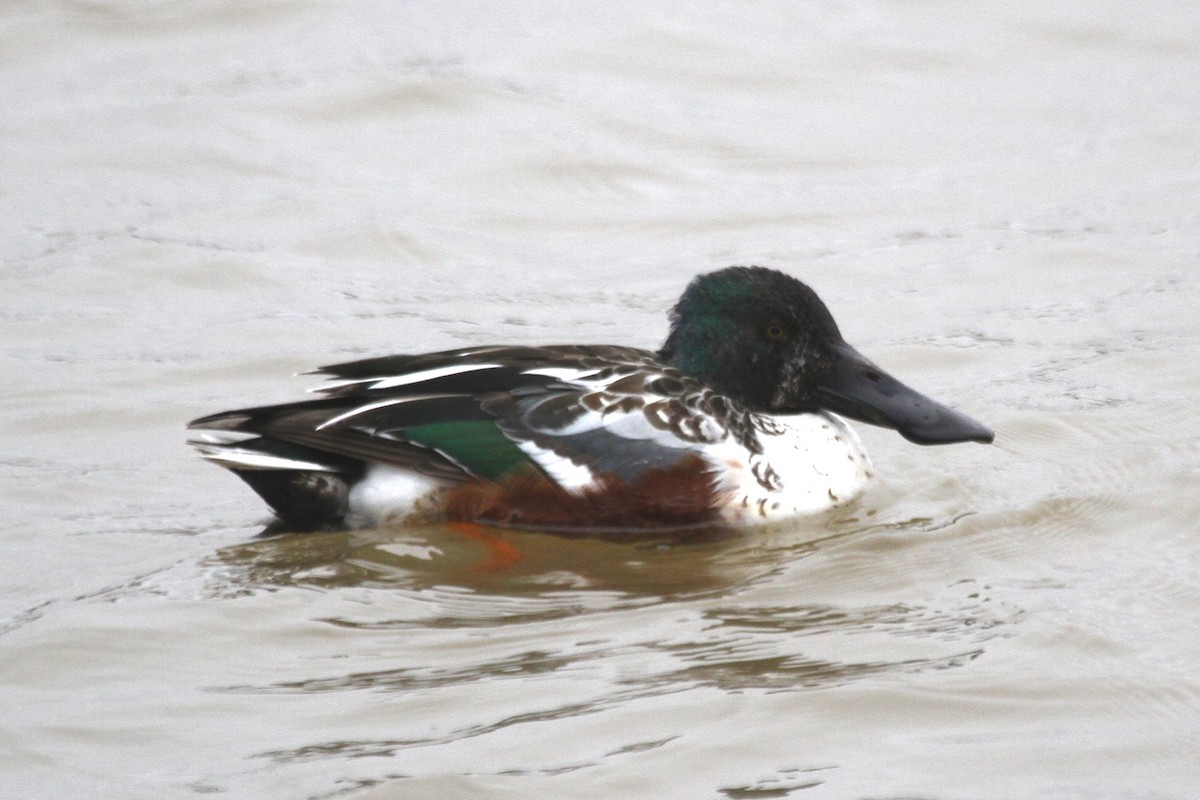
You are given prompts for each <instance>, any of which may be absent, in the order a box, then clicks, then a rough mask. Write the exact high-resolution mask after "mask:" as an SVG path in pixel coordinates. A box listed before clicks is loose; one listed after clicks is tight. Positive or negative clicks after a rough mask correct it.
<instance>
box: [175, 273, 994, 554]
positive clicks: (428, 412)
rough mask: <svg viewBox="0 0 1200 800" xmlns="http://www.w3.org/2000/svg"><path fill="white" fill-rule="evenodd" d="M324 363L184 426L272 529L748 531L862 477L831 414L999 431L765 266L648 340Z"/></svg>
mask: <svg viewBox="0 0 1200 800" xmlns="http://www.w3.org/2000/svg"><path fill="white" fill-rule="evenodd" d="M320 372H321V373H323V374H325V375H326V376H327V377H329V378H330V379H331V380H330V382H329V383H328V384H326V386H325V387H323V388H321V389H319V390H318V391H320V392H321V393H322V394H323V395H324V397H322V398H320V399H315V400H310V401H306V402H299V403H291V404H285V405H279V406H268V407H262V408H252V409H243V410H239V411H230V412H223V413H220V414H214V415H212V416H209V417H204V418H202V419H198V420H196V421H194V422H193V423H192V424H191V427H193V428H198V429H204V430H207V431H211V432H212V433H211V434H209V435H207V436H206V437H204V438H202V439H200V440H198V441H196V442H194V444H195V446H196V447H197V449H198V450H199V451H200V453H201V454H202V455H204V456H205V457H206V458H208V459H209V460H211V461H213V462H215V463H217V464H219V465H221V466H224V467H226V468H228V469H230V470H232V471H233V472H235V473H236V474H237V475H238V476H239V477H241V478H242V479H243V480H245V481H246V482H247V483H248V484H249V485H250V486H251V487H252V488H253V489H254V490H255V491H256V492H258V493H259V494H260V495H261V496H262V497H263V499H264V500H265V501H266V502H267V503H268V505H270V506H271V508H272V509H273V510H274V511H275V513H276V515H277V516H278V518H279V519H278V522H277V523H276V524H275V525H274V526H273V529H274V530H294V531H304V530H326V529H335V528H343V527H374V526H380V525H388V524H394V523H402V522H405V521H412V520H422V521H424V520H430V519H438V518H441V519H445V518H449V519H455V520H463V521H471V522H484V523H490V524H496V525H508V526H518V527H531V528H551V529H562V530H577V529H644V528H680V527H691V526H709V525H720V524H725V525H746V524H756V523H763V522H769V521H772V520H779V519H785V518H788V517H793V516H799V515H804V514H812V513H816V512H820V511H824V510H827V509H829V508H832V507H835V506H837V505H840V504H843V503H845V502H848V501H850V500H852V499H854V498H855V497H857V496H858V495H859V494H861V492H862V491H863V489H864V488H865V487H866V485H867V483H868V481H869V479H870V478H871V476H872V470H871V466H870V462H869V460H868V458H867V456H866V453H865V452H864V451H863V449H862V447H861V445H860V444H859V442H858V438H857V436H855V434H854V432H853V431H852V430H851V429H850V427H849V426H848V425H847V424H846V423H845V422H844V421H843V420H842V419H840V418H839V417H838V416H836V415H835V413H831V412H840V413H842V414H846V415H849V416H852V417H855V418H858V419H861V420H864V421H867V422H872V423H874V424H881V425H886V426H888V427H893V428H895V429H897V430H899V431H900V432H901V433H902V434H903V435H904V436H906V437H907V438H909V439H911V440H913V441H916V442H918V443H922V444H936V443H946V442H956V441H968V440H974V441H991V438H992V434H991V432H990V431H989V430H987V429H986V428H985V427H983V426H981V425H979V424H978V423H976V422H974V421H972V420H970V419H969V418H967V417H965V416H963V415H961V414H958V413H957V412H954V411H951V410H950V409H948V408H945V407H944V406H941V405H939V404H937V403H935V402H934V401H932V400H929V399H928V398H926V397H924V396H922V395H920V394H918V393H916V392H914V391H913V390H911V389H908V388H907V387H905V386H903V385H902V384H900V383H899V382H898V381H895V379H893V378H890V376H888V375H887V374H886V373H884V372H882V370H880V369H879V368H878V367H876V366H875V365H874V364H872V363H871V362H869V361H867V360H866V359H865V358H863V357H862V356H861V355H859V354H858V353H857V352H856V351H854V350H853V348H851V347H850V346H849V345H847V344H846V343H845V342H844V341H843V340H842V338H841V336H840V334H839V333H838V331H837V327H836V325H835V324H834V322H833V319H832V317H831V316H830V315H829V312H828V310H826V309H825V306H824V304H822V303H821V301H820V300H819V299H818V298H817V297H816V295H815V294H814V293H813V292H812V291H811V289H808V287H806V286H804V284H802V283H800V282H799V281H796V280H795V279H793V278H790V277H788V276H786V275H783V274H782V273H779V272H775V271H773V270H766V269H763V268H759V267H731V268H728V269H726V270H721V271H718V272H715V273H710V274H708V275H702V276H700V277H698V278H697V279H696V280H694V281H693V282H692V284H691V285H690V286H689V287H688V290H687V291H686V292H685V294H684V296H683V298H681V300H680V302H679V304H678V305H677V306H676V308H675V310H674V312H673V315H672V329H671V334H670V336H669V337H668V339H667V342H666V343H665V344H664V345H663V347H662V349H660V350H659V351H658V352H657V353H651V352H649V351H645V350H638V349H635V348H627V347H616V346H603V345H601V346H583V345H561V346H550V347H508V346H498V347H484V348H468V349H459V350H448V351H443V352H439V353H430V354H423V355H413V356H391V357H385V358H379V359H369V360H366V361H358V362H351V363H348V364H340V365H335V366H330V367H325V368H322V369H321V370H320Z"/></svg>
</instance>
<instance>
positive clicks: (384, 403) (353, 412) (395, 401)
mask: <svg viewBox="0 0 1200 800" xmlns="http://www.w3.org/2000/svg"><path fill="white" fill-rule="evenodd" d="M439 397H454V395H452V394H418V395H413V396H412V397H389V398H388V399H387V400H377V401H376V402H374V403H367V404H365V405H361V406H355V407H354V408H352V409H350V410H349V411H347V412H345V413H344V414H338V415H337V416H336V417H330V418H329V419H327V420H325V421H324V422H322V423H321V424H320V425H318V426H317V430H319V431H323V430H325V429H326V428H328V427H331V426H333V425H337V424H338V423H339V422H342V421H344V420H348V419H350V418H351V417H354V416H357V415H359V414H365V413H367V412H368V411H374V410H375V409H377V408H387V407H388V406H398V405H402V404H404V403H415V402H417V401H418V400H435V399H437V398H439Z"/></svg>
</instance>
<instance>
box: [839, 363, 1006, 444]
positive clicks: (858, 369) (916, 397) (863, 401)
mask: <svg viewBox="0 0 1200 800" xmlns="http://www.w3.org/2000/svg"><path fill="white" fill-rule="evenodd" d="M836 353H837V358H836V360H835V362H834V364H833V366H832V368H831V369H830V370H829V371H828V373H826V375H825V376H823V379H822V380H821V381H820V382H819V385H818V386H817V387H816V394H817V397H818V398H820V401H821V404H822V406H824V407H825V408H827V409H829V410H830V411H832V412H834V413H835V414H841V415H843V416H846V417H850V418H851V419H856V420H859V421H860V422H869V423H871V424H872V425H881V426H883V427H885V428H892V429H894V430H896V431H897V432H899V433H900V435H901V436H903V437H904V438H905V439H908V440H909V441H910V442H916V443H917V444H953V443H955V442H981V443H983V444H988V443H990V442H991V441H992V439H994V438H995V434H993V433H992V431H991V430H990V429H989V428H987V427H986V426H984V425H981V424H980V423H978V422H976V421H975V420H973V419H971V418H970V417H968V416H967V415H966V414H960V413H959V412H957V411H955V410H954V409H952V408H947V407H946V406H944V405H942V404H941V403H938V402H937V401H935V400H931V399H929V398H928V397H926V396H925V395H923V394H921V393H920V392H917V391H915V390H913V389H910V388H908V387H907V386H905V385H904V384H903V383H901V382H900V381H898V380H896V379H895V378H893V377H892V376H891V375H888V374H887V373H886V372H884V371H883V370H881V369H880V368H879V367H877V366H875V365H874V364H872V363H871V362H870V361H869V360H868V359H867V358H866V357H865V356H863V355H862V354H861V353H859V352H858V351H857V350H855V349H854V348H853V347H851V346H850V345H848V344H845V343H842V344H840V345H838V347H837V351H836Z"/></svg>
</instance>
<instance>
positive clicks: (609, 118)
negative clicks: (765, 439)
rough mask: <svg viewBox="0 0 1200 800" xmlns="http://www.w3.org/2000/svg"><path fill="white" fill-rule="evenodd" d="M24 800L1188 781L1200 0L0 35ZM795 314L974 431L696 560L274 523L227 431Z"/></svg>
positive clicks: (316, 21) (81, 22)
mask: <svg viewBox="0 0 1200 800" xmlns="http://www.w3.org/2000/svg"><path fill="white" fill-rule="evenodd" d="M0 21H2V24H0V42H2V43H3V47H2V48H0V52H2V53H3V55H2V56H0V60H2V63H3V66H4V68H3V70H0V92H2V96H3V98H4V100H5V103H4V106H5V109H6V113H5V115H4V119H3V121H2V122H0V141H2V143H3V147H0V176H2V180H0V230H2V231H3V236H0V254H2V255H3V262H2V263H3V266H2V267H0V297H2V298H3V300H2V301H0V330H2V332H0V376H2V378H3V386H4V391H3V392H2V393H0V436H2V438H3V442H4V447H3V448H2V452H0V508H3V509H4V512H3V514H2V515H0V542H2V546H3V552H4V553H5V558H4V560H3V562H2V563H0V698H2V700H3V705H4V708H5V709H6V714H5V721H4V723H3V724H2V725H0V776H2V777H0V788H3V789H4V792H3V793H4V794H5V796H12V797H47V798H49V797H63V796H71V795H74V796H80V797H89V798H141V797H145V798H162V797H191V796H200V795H204V796H209V795H217V796H229V797H247V798H250V797H253V798H261V797H287V798H295V797H310V798H327V797H346V798H356V800H358V799H360V798H361V799H366V798H371V799H372V800H375V799H376V798H394V797H403V798H446V797H455V798H475V797H478V798H506V797H521V798H523V800H527V799H528V798H556V799H557V798H563V797H580V798H584V797H596V798H613V797H654V798H676V797H678V798H688V799H689V800H692V799H694V798H715V799H717V800H723V799H724V798H731V799H739V800H745V799H746V798H768V797H793V798H876V799H878V798H920V799H921V800H940V799H941V798H981V799H982V798H996V797H1029V798H1088V799H1089V800H1092V799H1093V798H1144V799H1146V800H1151V799H1153V800H1159V799H1160V798H1180V799H1181V800H1182V799H1183V798H1189V797H1192V796H1194V792H1195V788H1194V787H1195V786H1196V785H1197V783H1198V782H1200V768H1198V767H1197V759H1196V758H1195V753H1197V752H1200V682H1198V680H1197V678H1196V670H1195V664H1196V662H1197V658H1198V657H1200V622H1198V619H1200V616H1198V615H1197V609H1200V555H1198V550H1197V542H1198V539H1200V528H1198V524H1197V519H1200V499H1198V498H1200V491H1198V489H1200V413H1198V412H1197V404H1196V402H1195V398H1196V396H1197V393H1198V392H1200V377H1198V373H1197V371H1196V370H1195V368H1194V365H1195V364H1196V363H1197V360H1198V358H1200V315H1198V314H1197V311H1196V308H1197V306H1196V298H1197V289H1198V288H1200V279H1198V277H1197V270H1198V268H1200V211H1198V210H1197V208H1198V207H1197V205H1196V200H1195V199H1196V197H1197V196H1200V167H1198V166H1197V163H1198V162H1197V159H1196V144H1195V143H1196V142H1197V141H1200V95H1198V94H1197V93H1196V90H1195V87H1196V86H1197V85H1200V50H1197V49H1196V47H1195V42H1196V41H1197V35H1200V13H1198V12H1197V11H1196V10H1195V9H1193V8H1192V7H1191V6H1187V5H1180V4H1172V3H1168V2H1154V3H1150V4H1149V5H1143V6H1139V9H1138V11H1137V13H1136V14H1131V13H1129V10H1128V7H1127V6H1126V5H1124V4H1118V3H1067V4H1059V5H1057V6H1054V7H1052V8H1047V7H1045V6H1044V4H1037V3H1017V4H1013V3H1007V4H993V3H985V4H978V5H972V6H970V7H969V8H968V7H963V6H962V5H961V4H955V3H946V2H931V3H920V4H912V3H901V2H896V0H877V1H876V2H865V3H853V4H843V3H837V2H820V3H809V4H804V5H802V6H797V5H796V4H792V3H771V2H768V3H757V4H753V5H745V4H743V5H740V6H738V7H737V8H736V9H735V8H732V7H731V8H728V9H712V10H700V9H698V8H696V7H694V6H690V5H676V4H672V3H663V4H658V5H655V6H653V7H649V8H648V7H646V6H645V5H644V4H615V5H614V4H612V3H609V4H605V5H603V6H600V5H594V6H590V7H589V6H587V5H582V6H581V5H578V4H577V5H574V6H572V7H571V9H570V11H569V12H568V11H564V10H562V9H559V8H558V7H556V6H554V5H553V4H540V3H532V2H531V3H520V4H517V5H512V4H508V5H506V6H505V7H504V9H503V10H499V9H498V8H494V7H492V6H491V5H488V4H475V3H437V4H427V5H425V6H421V5H420V4H416V5H414V4H407V5H406V6H405V7H404V8H403V9H397V7H395V6H391V5H389V4H382V3H373V2H366V3H358V4H353V5H346V4H338V3H329V2H321V1H319V0H318V1H317V2H309V3H281V2H267V1H266V0H261V1H260V2H244V0H243V1H241V2H221V1H220V0H215V1H214V0H206V2H195V1H193V0H181V1H180V2H171V3H167V2H160V3H132V2H114V1H111V0H110V1H107V2H86V3H85V2H50V3H16V4H10V5H9V6H7V7H6V8H5V10H4V11H2V12H0ZM731 263H759V264H767V265H770V266H774V267H777V268H781V269H785V270H787V271H789V272H791V273H792V274H795V275H797V276H798V277H801V278H802V279H804V280H806V281H807V282H809V283H810V284H812V285H813V286H814V287H815V288H816V289H817V290H818V291H819V292H820V293H821V295H822V296H823V297H824V298H825V299H826V301H827V302H828V303H829V305H830V307H831V309H832V311H833V313H834V314H835V316H836V317H837V319H838V320H839V323H840V324H841V327H842V330H843V332H844V333H845V334H846V336H847V338H848V339H849V340H850V341H852V342H854V343H855V344H856V345H857V346H859V348H860V349H862V350H863V351H865V352H866V353H868V354H869V355H870V356H871V357H873V358H874V359H876V360H877V361H879V362H880V363H881V364H882V365H884V366H885V367H887V368H888V369H889V370H891V371H893V372H894V373H895V374H896V375H898V376H899V377H901V378H902V379H903V380H905V381H906V382H908V383H910V384H912V385H914V386H916V387H918V388H920V389H921V390H922V391H925V392H927V393H929V394H930V395H932V396H934V397H936V398H938V399H940V400H943V401H945V402H948V403H950V404H952V405H955V406H957V407H959V408H961V409H963V410H964V411H966V412H967V413H970V414H971V415H973V416H976V417H978V418H980V419H982V420H984V421H986V422H988V423H989V424H991V425H993V426H994V427H995V429H996V431H997V440H996V444H995V445H994V446H991V447H980V446H975V445H969V446H960V447H950V448H918V447H916V446H913V445H911V444H909V443H907V442H905V441H903V440H901V439H900V438H899V437H897V436H896V435H895V434H893V433H890V432H887V431H881V430H877V429H870V428H867V427H866V426H859V429H860V431H861V434H862V437H863V439H864V442H865V443H866V445H867V447H868V449H869V451H870V452H871V454H872V457H873V458H874V461H875V464H876V467H877V471H878V472H879V474H880V476H881V478H880V481H879V483H878V484H877V485H876V486H875V487H874V488H873V489H872V490H871V492H869V493H868V495H867V496H866V497H865V498H864V499H863V501H862V502H861V503H859V504H857V505H855V506H853V507H851V508H848V509H844V510H843V511H841V512H839V513H837V514H834V515H830V516H824V517H819V518H815V519H812V520H808V521H805V522H802V523H798V524H795V525H788V526H781V527H778V528H773V529H770V530H764V531H757V532H753V533H747V534H744V535H734V536H727V537H709V538H706V539H702V540H696V541H679V540H669V539H656V540H652V541H633V542H630V541H623V542H622V541H605V540H599V539H567V538H562V537H556V536H551V535H546V534H537V533H516V532H512V533H505V534H503V536H504V538H505V540H506V541H507V542H508V543H509V544H511V545H512V546H514V547H516V548H517V549H518V550H519V551H520V553H521V556H522V557H521V559H520V560H519V561H518V562H516V563H515V564H512V565H509V566H506V567H503V568H497V567H496V566H495V565H494V564H489V563H488V554H487V552H486V550H485V549H484V548H483V547H481V545H480V544H479V543H478V542H475V541H472V540H470V539H466V538H464V537H462V536H460V535H458V534H456V533H455V532H454V531H452V530H449V529H443V528H436V527H435V528H427V529H424V528H422V529H410V530H399V531H397V530H392V531H363V532H356V533H344V534H322V535H314V536H303V537H296V536H293V537H282V538H277V539H270V540H260V539H256V538H255V536H254V535H255V533H256V532H257V530H258V529H259V527H260V526H261V523H262V522H263V519H264V510H263V508H262V507H261V505H260V504H259V501H258V500H257V498H255V497H254V496H253V495H252V494H251V493H250V492H249V491H247V490H246V489H245V487H243V486H242V485H241V484H240V483H239V482H238V481H236V480H234V479H233V478H231V477H230V476H228V475H226V474H224V473H223V472H222V471H220V470H217V469H214V468H212V467H211V466H209V465H206V464H204V463H202V462H200V461H199V460H198V459H196V458H195V457H194V456H192V455H191V454H190V453H189V452H188V451H187V448H186V447H185V446H184V445H183V440H184V432H183V430H182V426H183V424H184V423H185V422H186V421H187V420H189V419H191V418H193V417H195V416H198V415H200V414H204V413H209V412H212V411H216V410H220V409H223V408H229V407H234V406H238V405H247V404H251V403H259V402H272V401H281V400H286V399H289V398H295V397H298V396H300V394H301V392H302V390H303V389H304V388H306V387H307V386H308V385H310V384H311V380H310V379H308V378H291V377H289V376H290V375H292V374H293V373H296V372H302V371H304V370H307V369H311V368H312V367H314V366H316V365H318V364H322V363H330V362H336V361H339V360H347V359H350V358H356V357H363V356H368V355H382V354H385V353H389V352H405V351H421V350H429V349H439V348H446V347H453V346H459V345H469V344H479V343H489V342H509V343H538V342H542V343H545V342H612V343H620V344H631V345H637V346H645V347H654V346H657V344H658V343H659V341H660V340H661V338H662V336H663V335H664V334H665V331H666V320H665V311H666V309H667V308H668V307H669V306H670V305H671V303H672V302H673V301H674V299H675V298H676V297H677V295H678V293H679V292H680V291H681V290H682V288H683V286H684V285H685V284H686V282H687V280H688V279H689V278H690V277H691V276H692V275H694V274H695V273H696V272H698V271H701V270H707V269H712V268H716V267H719V266H724V265H727V264H731Z"/></svg>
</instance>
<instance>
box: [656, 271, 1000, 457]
mask: <svg viewBox="0 0 1200 800" xmlns="http://www.w3.org/2000/svg"><path fill="white" fill-rule="evenodd" d="M658 355H659V356H660V357H661V358H662V359H663V360H664V361H666V362H667V363H669V364H671V365H672V366H675V367H677V368H679V369H681V370H683V371H684V372H686V373H688V374H689V375H691V376H693V377H695V378H697V379H698V380H701V381H703V382H704V383H705V384H706V385H708V386H710V387H712V388H713V389H714V390H716V391H718V392H720V393H721V394H724V395H726V396H728V397H730V398H733V399H734V400H737V401H738V402H740V403H742V404H743V405H745V406H746V407H748V408H749V409H750V410H752V411H758V412H763V413H768V414H800V413H804V412H811V411H818V410H821V409H824V410H827V411H832V412H834V413H836V414H842V415H844V416H847V417H851V418H853V419H857V420H860V421H862V422H869V423H872V424H874V425H881V426H883V427H885V428H892V429H894V430H896V431H898V432H899V433H900V434H901V435H902V436H904V438H906V439H909V440H910V441H913V442H916V443H918V444H949V443H951V442H966V441H975V442H991V441H992V438H993V434H992V432H991V431H990V430H989V429H988V428H987V427H985V426H984V425H981V424H980V423H978V422H976V421H975V420H973V419H971V418H970V417H968V416H966V415H964V414H960V413H958V412H957V411H954V410H952V409H950V408H947V407H946V406H944V405H942V404H940V403H938V402H936V401H934V400H931V399H930V398H928V397H925V396H924V395H922V394H920V393H919V392H916V391H914V390H913V389H910V388H909V387H907V386H905V385H904V384H902V383H900V381H898V380H896V379H895V378H893V377H892V376H890V375H888V374H887V373H886V372H884V371H883V370H881V369H880V368H879V367H877V366H875V364H873V363H871V361H870V360H868V359H867V358H866V357H865V356H863V355H862V354H861V353H859V352H858V351H857V350H855V349H854V348H853V347H851V346H850V345H848V344H846V342H845V340H844V339H842V334H841V332H840V331H838V327H837V323H836V322H834V321H833V316H832V315H831V314H830V313H829V309H827V308H826V307H825V304H824V303H822V302H821V299H820V298H819V297H817V294H816V292H814V291H813V290H812V289H810V288H809V287H808V286H806V285H804V284H803V283H801V282H800V281H798V280H796V279H795V278H793V277H791V276H789V275H785V274H783V273H782V272H778V271H776V270H772V269H766V268H764V267H728V268H726V269H722V270H718V271H716V272H710V273H707V274H705V275H699V276H697V277H696V278H695V279H693V280H692V282H691V284H689V285H688V287H687V290H686V291H684V293H683V297H681V298H680V299H679V302H678V303H677V304H676V306H675V308H674V309H673V310H672V312H671V332H670V334H669V335H668V336H667V341H666V342H665V343H664V344H663V346H662V348H661V349H660V350H659V352H658Z"/></svg>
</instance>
